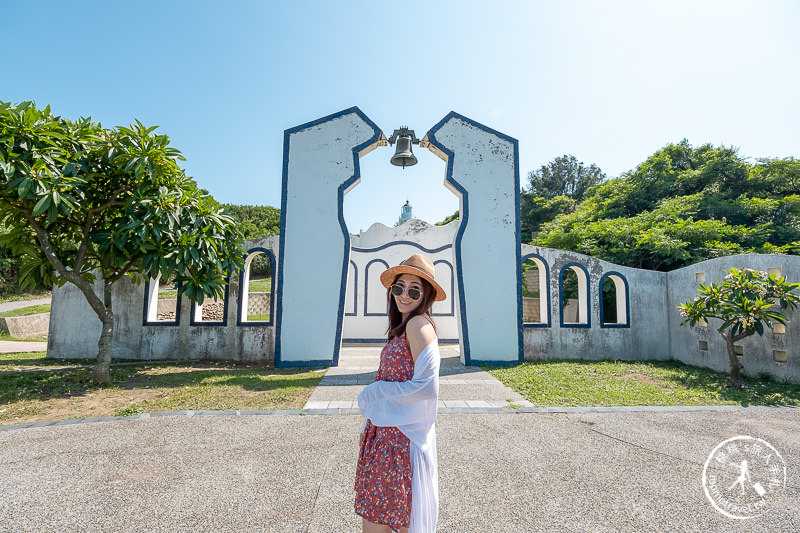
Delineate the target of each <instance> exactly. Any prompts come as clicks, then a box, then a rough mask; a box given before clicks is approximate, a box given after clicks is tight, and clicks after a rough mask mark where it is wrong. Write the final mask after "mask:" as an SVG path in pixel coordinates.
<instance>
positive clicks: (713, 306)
mask: <svg viewBox="0 0 800 533" xmlns="http://www.w3.org/2000/svg"><path fill="white" fill-rule="evenodd" d="M798 289H800V283H788V282H787V281H786V278H785V277H783V276H779V275H776V274H768V273H766V272H764V271H757V270H752V269H749V268H744V269H741V270H739V269H736V268H732V269H730V270H729V271H727V273H726V275H725V279H723V280H722V281H716V282H713V283H711V284H710V285H704V284H702V283H701V284H700V287H699V289H698V295H697V296H695V297H694V299H692V300H689V301H687V302H685V303H683V304H681V305H679V306H678V309H680V310H681V316H683V317H684V320H683V322H681V325H685V324H689V326H690V327H695V325H696V324H698V323H706V324H708V323H710V321H711V320H712V319H714V320H719V321H721V322H722V324H721V325H720V326H719V328H717V331H718V332H719V334H720V335H721V336H722V338H723V339H724V340H725V344H726V346H727V350H728V358H729V360H730V364H731V375H730V382H731V386H732V387H735V388H740V387H741V378H740V371H741V370H742V369H743V368H744V366H743V365H742V363H740V362H739V360H738V356H737V355H736V351H735V347H734V343H736V342H739V341H740V340H742V339H744V338H747V337H750V336H751V335H755V334H756V333H758V334H759V335H763V334H764V331H765V329H764V328H765V326H766V327H768V328H770V329H772V328H773V326H774V323H775V322H779V323H781V324H784V325H785V324H786V322H787V320H788V319H787V317H786V315H785V314H784V313H783V312H782V311H784V310H787V309H795V308H796V307H797V306H798V303H800V294H798V293H797V292H795V291H797V290H798ZM778 309H780V310H778Z"/></svg>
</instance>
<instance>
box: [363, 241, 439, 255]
mask: <svg viewBox="0 0 800 533" xmlns="http://www.w3.org/2000/svg"><path fill="white" fill-rule="evenodd" d="M401 244H405V245H408V246H413V247H415V248H418V249H420V250H422V251H423V252H425V253H429V254H436V253H439V252H442V251H444V250H447V249H449V248H452V247H453V245H452V244H445V245H444V246H440V247H439V248H425V247H424V246H422V245H421V244H418V243H416V242H411V241H392V242H390V243H387V244H384V245H381V246H378V247H376V248H355V247H354V248H353V251H354V252H359V253H372V252H380V251H381V250H385V249H386V248H389V247H390V246H399V245H401Z"/></svg>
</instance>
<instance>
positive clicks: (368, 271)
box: [364, 259, 389, 316]
mask: <svg viewBox="0 0 800 533" xmlns="http://www.w3.org/2000/svg"><path fill="white" fill-rule="evenodd" d="M387 268H389V263H387V262H386V261H384V260H383V259H373V260H372V261H370V262H369V263H367V266H366V267H365V268H364V316H388V315H389V313H388V311H389V310H388V307H387V306H388V302H387V300H386V288H385V287H384V286H383V284H382V283H381V274H382V273H383V271H384V270H386V269H387Z"/></svg>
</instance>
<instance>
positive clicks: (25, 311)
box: [0, 304, 50, 318]
mask: <svg viewBox="0 0 800 533" xmlns="http://www.w3.org/2000/svg"><path fill="white" fill-rule="evenodd" d="M49 312H50V304H41V305H29V306H28V307H20V308H19V309H12V310H11V311H3V312H2V313H0V318H5V317H7V316H28V315H38V314H39V313H49Z"/></svg>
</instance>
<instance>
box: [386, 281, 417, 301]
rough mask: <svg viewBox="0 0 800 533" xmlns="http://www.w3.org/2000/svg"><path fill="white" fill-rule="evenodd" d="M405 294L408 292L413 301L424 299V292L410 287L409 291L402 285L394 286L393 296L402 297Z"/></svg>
mask: <svg viewBox="0 0 800 533" xmlns="http://www.w3.org/2000/svg"><path fill="white" fill-rule="evenodd" d="M403 292H408V297H409V298H411V299H412V300H419V299H420V298H422V291H421V290H419V289H418V288H416V287H410V288H409V289H408V291H406V288H405V287H403V286H402V285H392V294H394V295H395V296H402V295H403Z"/></svg>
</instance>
